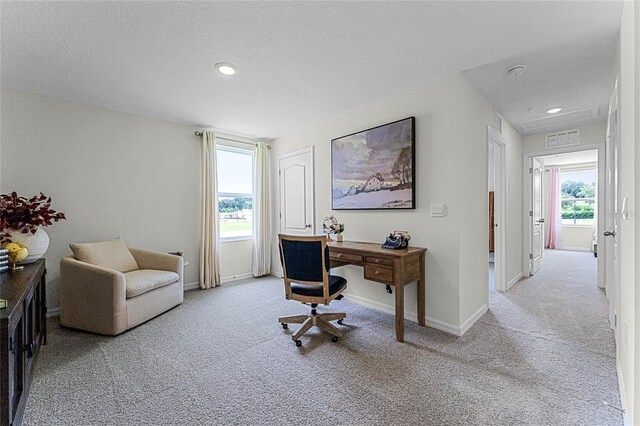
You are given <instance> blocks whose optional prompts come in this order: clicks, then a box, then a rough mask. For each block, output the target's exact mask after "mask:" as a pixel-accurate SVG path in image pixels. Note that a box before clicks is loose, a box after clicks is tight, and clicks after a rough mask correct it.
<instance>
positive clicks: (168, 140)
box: [0, 88, 251, 309]
mask: <svg viewBox="0 0 640 426" xmlns="http://www.w3.org/2000/svg"><path fill="white" fill-rule="evenodd" d="M1 109H2V116H1V126H0V127H1V131H2V145H1V149H2V157H1V158H2V164H1V166H2V169H1V176H2V187H1V188H0V190H1V191H2V192H3V193H5V192H10V191H16V192H18V193H19V194H20V195H23V196H31V195H34V194H36V193H38V192H40V191H42V192H44V193H46V194H48V195H50V196H51V197H52V198H53V208H54V209H56V210H58V211H62V212H65V213H66V214H67V218H68V220H66V221H62V222H59V223H55V224H53V225H52V226H49V227H47V228H45V230H46V231H47V233H48V234H49V236H50V238H51V244H50V246H49V250H48V252H47V254H46V260H47V277H48V289H47V294H48V301H49V307H50V308H52V309H55V308H57V307H58V306H59V285H60V283H59V280H60V278H59V262H60V258H61V257H62V256H64V255H66V254H68V253H70V250H69V243H70V242H88V241H97V240H103V239H109V238H113V237H115V236H121V237H122V238H123V239H124V241H125V242H126V243H127V244H128V245H130V246H133V247H143V248H148V249H153V250H158V251H176V250H181V251H183V252H184V257H185V261H188V262H189V265H188V266H186V267H185V284H190V283H195V282H197V281H198V271H199V262H198V250H199V249H198V247H199V241H200V232H199V227H200V145H199V142H200V141H199V139H198V138H197V137H196V136H194V134H193V132H194V129H193V128H192V127H190V126H184V125H180V124H176V123H171V122H167V121H162V120H156V119H151V118H146V117H141V116H136V115H132V114H125V113H120V112H115V111H110V110H107V109H103V108H96V107H92V106H87V105H83V104H78V103H72V102H66V101H62V100H57V99H52V98H47V97H43V96H39V95H35V94H30V93H26V92H21V91H15V90H9V89H6V88H3V89H2V103H1ZM221 251H222V253H221V258H222V262H221V274H222V276H223V277H229V276H237V275H242V274H246V273H250V272H251V241H249V242H245V241H240V242H232V243H223V245H222V249H221ZM247 259H248V260H247Z"/></svg>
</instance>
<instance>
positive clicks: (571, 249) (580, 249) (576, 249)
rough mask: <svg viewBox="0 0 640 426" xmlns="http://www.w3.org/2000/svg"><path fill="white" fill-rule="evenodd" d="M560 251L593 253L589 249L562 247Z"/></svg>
mask: <svg viewBox="0 0 640 426" xmlns="http://www.w3.org/2000/svg"><path fill="white" fill-rule="evenodd" d="M560 250H566V251H589V252H590V251H591V249H588V248H584V247H561V248H560Z"/></svg>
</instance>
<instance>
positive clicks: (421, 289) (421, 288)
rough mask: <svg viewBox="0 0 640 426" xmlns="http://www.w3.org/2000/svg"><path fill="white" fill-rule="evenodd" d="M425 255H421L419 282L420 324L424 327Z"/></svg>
mask: <svg viewBox="0 0 640 426" xmlns="http://www.w3.org/2000/svg"><path fill="white" fill-rule="evenodd" d="M425 280H426V278H425V276H424V254H423V255H420V279H419V280H418V283H417V286H418V324H419V325H422V326H424V314H425V312H424V305H425V300H424V298H425Z"/></svg>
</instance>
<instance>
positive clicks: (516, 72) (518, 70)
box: [507, 65, 524, 78]
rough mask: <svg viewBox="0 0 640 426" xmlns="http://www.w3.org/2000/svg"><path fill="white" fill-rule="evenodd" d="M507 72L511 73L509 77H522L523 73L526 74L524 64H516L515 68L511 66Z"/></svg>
mask: <svg viewBox="0 0 640 426" xmlns="http://www.w3.org/2000/svg"><path fill="white" fill-rule="evenodd" d="M507 74H508V75H509V77H514V78H515V77H520V76H521V75H522V74H524V65H516V66H515V67H513V68H509V71H507Z"/></svg>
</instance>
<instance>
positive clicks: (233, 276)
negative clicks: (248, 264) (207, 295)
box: [220, 272, 253, 284]
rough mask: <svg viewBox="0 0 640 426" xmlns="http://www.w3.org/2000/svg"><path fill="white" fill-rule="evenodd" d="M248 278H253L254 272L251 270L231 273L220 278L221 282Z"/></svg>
mask: <svg viewBox="0 0 640 426" xmlns="http://www.w3.org/2000/svg"><path fill="white" fill-rule="evenodd" d="M247 278H253V274H252V273H251V272H249V273H246V274H240V275H231V276H229V277H222V278H220V284H226V283H232V282H234V281H240V280H246V279H247Z"/></svg>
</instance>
